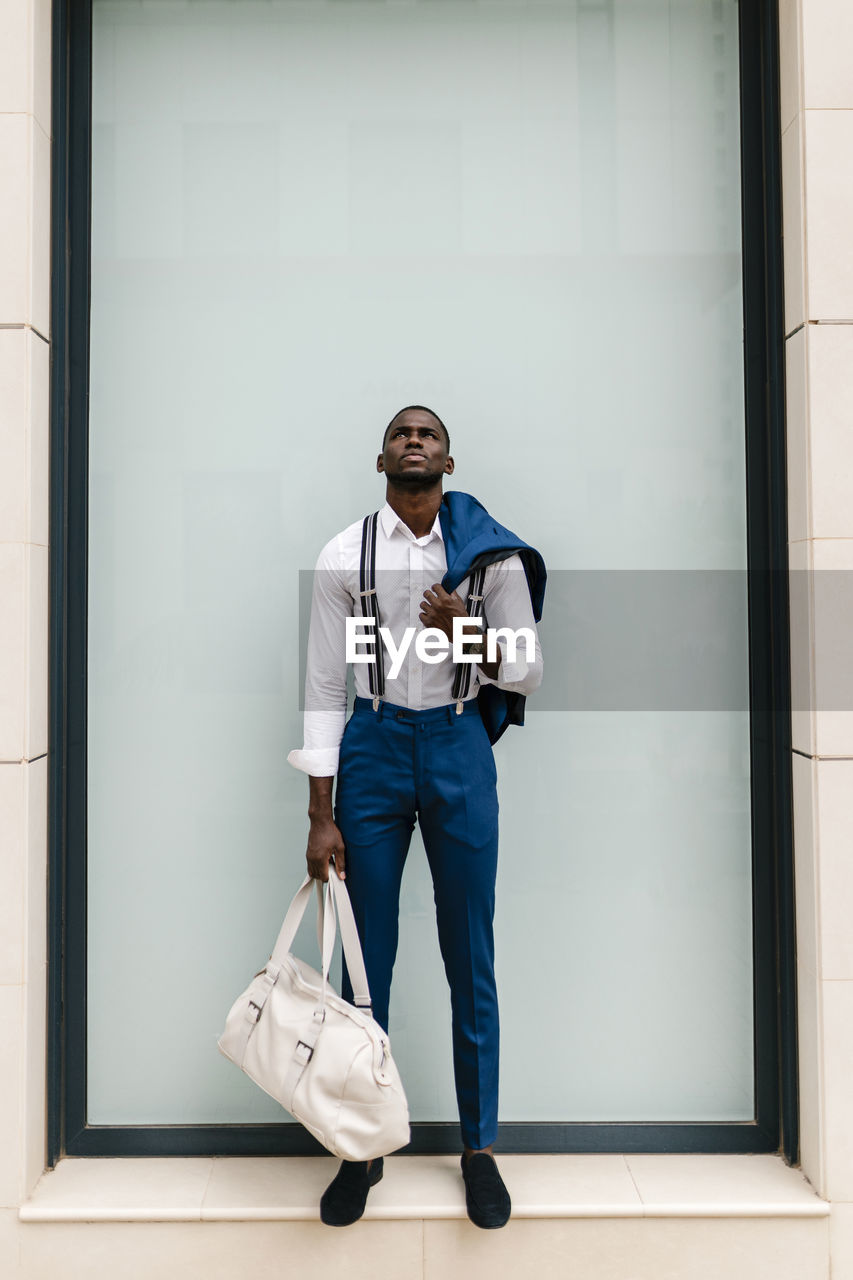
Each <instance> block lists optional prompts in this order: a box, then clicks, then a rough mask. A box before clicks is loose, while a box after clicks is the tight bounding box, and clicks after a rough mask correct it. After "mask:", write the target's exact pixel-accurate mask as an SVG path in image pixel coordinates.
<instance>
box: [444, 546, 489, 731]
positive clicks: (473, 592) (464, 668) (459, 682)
mask: <svg viewBox="0 0 853 1280" xmlns="http://www.w3.org/2000/svg"><path fill="white" fill-rule="evenodd" d="M485 580H486V570H485V569H475V570H474V572H473V573H472V574H471V589H470V591H469V592H468V602H467V605H466V609H467V612H468V617H469V618H479V617H481V616H482V613H483V608H482V606H483V583H484V582H485ZM472 665H473V664H472V663H470V662H459V663H457V665H456V673H455V675H454V677H453V688H452V690H451V692H450V696H451V698H452V699H453V701H454V702H455V703H456V710H457V712H461V710H462V701H463V699H464V698H466V697H467V696H468V690H469V689H470V688H471V667H472Z"/></svg>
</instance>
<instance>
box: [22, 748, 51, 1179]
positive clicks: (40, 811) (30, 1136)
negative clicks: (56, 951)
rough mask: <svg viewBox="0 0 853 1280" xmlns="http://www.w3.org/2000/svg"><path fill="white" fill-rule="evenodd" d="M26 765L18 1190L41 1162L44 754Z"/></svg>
mask: <svg viewBox="0 0 853 1280" xmlns="http://www.w3.org/2000/svg"><path fill="white" fill-rule="evenodd" d="M26 771H27V832H28V838H27V905H26V952H25V973H26V996H25V1011H26V1036H25V1046H24V1055H25V1056H24V1103H23V1119H24V1164H23V1169H22V1186H21V1195H22V1196H27V1195H29V1193H30V1192H31V1191H32V1189H33V1187H34V1186H35V1184H36V1182H37V1181H38V1179H39V1178H40V1177H41V1174H42V1173H43V1171H44V1165H45V1154H46V1153H45V1144H46V1114H45V1098H46V1092H45V1091H46V1087H47V1071H46V1067H47V1063H46V1030H47V1010H46V1001H47V986H46V983H47V963H46V962H47V757H46V756H42V758H41V759H40V760H35V761H34V762H33V763H32V764H28V765H26Z"/></svg>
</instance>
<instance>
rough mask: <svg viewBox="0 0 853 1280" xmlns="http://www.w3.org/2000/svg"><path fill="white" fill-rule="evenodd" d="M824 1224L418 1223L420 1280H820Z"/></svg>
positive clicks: (824, 1265)
mask: <svg viewBox="0 0 853 1280" xmlns="http://www.w3.org/2000/svg"><path fill="white" fill-rule="evenodd" d="M828 1263H829V1260H828V1222H827V1219H826V1218H815V1219H799V1220H798V1219H780V1218H764V1219H758V1218H746V1219H738V1220H731V1219H725V1218H719V1219H690V1218H682V1219H661V1218H644V1219H621V1220H608V1219H583V1218H578V1219H571V1220H568V1219H562V1220H560V1219H551V1220H547V1221H544V1222H536V1221H532V1220H529V1219H527V1220H525V1219H521V1220H511V1221H510V1222H509V1223H508V1224H507V1226H506V1227H504V1228H503V1230H501V1231H493V1232H486V1231H478V1230H477V1228H476V1227H474V1226H472V1225H471V1224H470V1223H468V1222H426V1223H424V1277H425V1280H456V1278H457V1277H458V1278H459V1280H462V1278H463V1277H464V1280H518V1277H519V1276H531V1277H533V1276H535V1277H536V1280H569V1278H570V1277H583V1280H720V1277H721V1276H725V1277H726V1280H827V1277H828V1275H829V1269H828Z"/></svg>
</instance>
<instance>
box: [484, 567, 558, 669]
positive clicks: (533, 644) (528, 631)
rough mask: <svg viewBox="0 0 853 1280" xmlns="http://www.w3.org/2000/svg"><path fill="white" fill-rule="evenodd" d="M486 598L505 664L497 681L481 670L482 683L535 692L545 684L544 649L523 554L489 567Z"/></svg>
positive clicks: (486, 609) (486, 611)
mask: <svg viewBox="0 0 853 1280" xmlns="http://www.w3.org/2000/svg"><path fill="white" fill-rule="evenodd" d="M483 597H484V598H483V611H484V614H485V618H486V626H487V627H488V628H489V630H494V631H495V632H496V633H497V634H496V638H497V646H498V648H499V649H500V652H501V665H500V669H499V671H498V678H497V679H496V680H492V679H491V678H490V677H489V676H487V675H486V674H485V672H484V671H483V669H482V667H480V668H479V669H478V672H477V680H478V682H479V683H480V684H495V685H497V686H498V688H499V689H505V690H506V691H507V692H508V693H523V694H529V693H532V692H533V690H534V689H538V688H539V685H540V684H541V683H542V649H541V647H540V644H539V632H538V630H537V627H536V622H535V621H534V618H533V606H532V605H531V603H530V591H529V589H528V586H527V575H526V573H525V572H524V566H523V564H522V563H521V557H520V556H519V555H512V556H509V557H508V558H507V559H506V560H499V561H497V563H495V564H491V565H489V567H488V569H487V570H486V580H485V583H484V586H483ZM502 631H503V634H501V632H502Z"/></svg>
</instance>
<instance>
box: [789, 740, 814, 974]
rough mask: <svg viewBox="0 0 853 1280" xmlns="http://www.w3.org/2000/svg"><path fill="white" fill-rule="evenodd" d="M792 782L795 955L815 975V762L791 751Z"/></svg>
mask: <svg viewBox="0 0 853 1280" xmlns="http://www.w3.org/2000/svg"><path fill="white" fill-rule="evenodd" d="M791 765H792V774H793V783H794V878H795V893H796V904H797V906H796V910H797V959H798V960H799V962H800V964H801V965H803V966H804V967H805V968H806V969H808V971H809V973H811V974H812V975H814V976H818V975H819V973H820V966H819V956H818V936H819V925H818V919H819V913H818V905H817V888H816V874H817V856H818V843H817V824H816V822H815V813H816V804H817V762H816V761H815V760H814V758H813V757H811V756H801V755H799V754H798V753H797V752H794V753H793V756H792V759H791Z"/></svg>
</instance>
